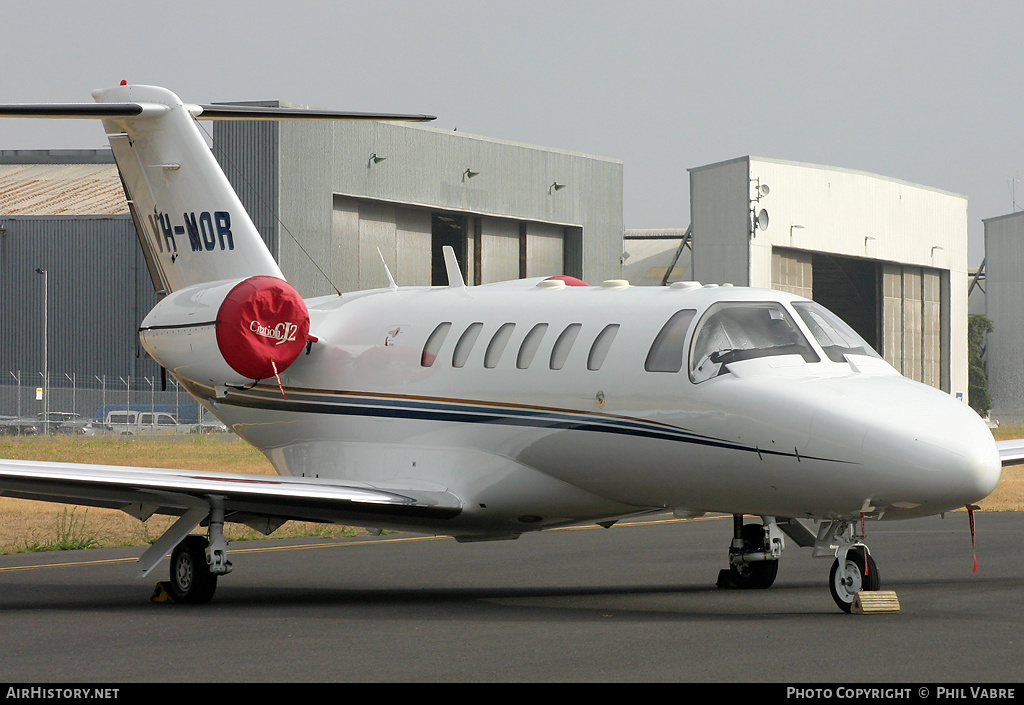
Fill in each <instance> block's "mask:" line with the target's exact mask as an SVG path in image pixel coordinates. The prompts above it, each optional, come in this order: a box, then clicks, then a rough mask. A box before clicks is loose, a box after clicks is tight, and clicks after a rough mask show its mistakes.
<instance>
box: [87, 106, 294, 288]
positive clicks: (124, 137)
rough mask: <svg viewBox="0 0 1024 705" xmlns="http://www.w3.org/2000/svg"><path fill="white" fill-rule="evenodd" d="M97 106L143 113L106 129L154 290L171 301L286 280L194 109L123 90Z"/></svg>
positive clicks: (109, 121) (109, 122)
mask: <svg viewBox="0 0 1024 705" xmlns="http://www.w3.org/2000/svg"><path fill="white" fill-rule="evenodd" d="M93 98H95V99H96V102H97V103H101V104H103V103H114V104H123V103H129V104H131V103H134V104H137V105H141V106H142V108H143V109H142V113H141V114H140V115H138V116H132V117H106V118H104V120H103V126H104V128H105V129H106V131H107V139H108V140H109V141H110V146H111V148H112V149H113V151H114V159H115V160H116V161H117V168H118V170H120V172H121V179H122V181H123V182H124V188H125V195H126V196H127V197H128V205H129V208H130V209H131V212H132V217H133V218H134V219H135V227H136V229H137V230H138V231H139V239H140V241H141V242H142V246H143V250H144V251H145V253H146V259H147V261H148V262H149V265H150V270H151V274H152V275H153V280H154V283H157V282H159V283H160V285H161V286H162V288H163V289H164V291H165V292H166V293H170V292H173V291H176V290H178V289H181V288H183V287H186V286H190V285H192V284H200V283H204V282H212V281H219V280H222V279H240V278H244V277H248V276H254V275H267V276H272V277H277V278H280V279H283V278H284V276H283V275H282V274H281V270H280V268H279V267H278V266H277V262H275V261H274V258H273V256H272V255H271V254H270V251H269V250H268V249H267V247H266V245H265V244H264V242H263V239H262V238H261V237H260V234H259V232H258V231H257V230H256V226H255V225H253V223H252V220H250V218H249V215H248V214H247V213H246V212H245V209H244V208H243V207H242V203H241V201H239V199H238V196H237V195H236V194H235V192H234V189H232V188H231V185H230V183H228V180H227V178H226V177H225V176H224V172H223V171H221V168H220V165H218V164H217V160H216V159H214V157H213V153H212V152H211V151H210V149H209V147H207V145H206V141H205V140H204V139H203V136H202V134H201V133H200V132H199V129H198V128H197V127H196V124H195V121H194V120H193V115H192V112H191V111H190V110H189V106H186V105H184V104H183V103H182V102H181V100H179V99H178V97H177V96H176V95H174V94H173V93H171V92H170V91H168V90H165V89H163V88H156V87H153V86H118V87H117V88H110V89H106V90H99V91H95V92H94V93H93Z"/></svg>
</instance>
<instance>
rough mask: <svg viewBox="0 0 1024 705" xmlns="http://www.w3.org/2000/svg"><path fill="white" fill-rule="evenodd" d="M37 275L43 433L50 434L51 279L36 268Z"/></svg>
mask: <svg viewBox="0 0 1024 705" xmlns="http://www.w3.org/2000/svg"><path fill="white" fill-rule="evenodd" d="M36 274H42V275H43V432H44V433H45V434H46V435H49V434H50V367H49V358H48V355H47V350H46V343H47V340H48V339H49V337H50V327H49V326H50V324H49V321H48V320H47V317H48V314H49V310H50V291H49V290H50V277H49V274H47V272H46V270H45V269H41V268H39V267H36Z"/></svg>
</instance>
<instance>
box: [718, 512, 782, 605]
mask: <svg viewBox="0 0 1024 705" xmlns="http://www.w3.org/2000/svg"><path fill="white" fill-rule="evenodd" d="M740 535H741V536H742V537H743V552H744V553H756V552H758V551H764V550H765V545H764V527H763V526H762V525H761V524H744V525H743V529H742V530H741V534H740ZM778 574H779V562H778V561H777V560H775V561H754V562H752V563H743V564H741V565H730V566H729V582H730V583H731V585H732V586H733V587H737V588H741V589H747V590H764V589H767V588H770V587H771V586H772V585H773V584H774V583H775V578H776V576H777V575H778Z"/></svg>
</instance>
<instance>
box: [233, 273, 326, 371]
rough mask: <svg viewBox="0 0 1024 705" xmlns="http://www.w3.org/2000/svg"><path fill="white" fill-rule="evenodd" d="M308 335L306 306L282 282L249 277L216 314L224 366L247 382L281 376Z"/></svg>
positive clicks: (295, 292)
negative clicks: (228, 366)
mask: <svg viewBox="0 0 1024 705" xmlns="http://www.w3.org/2000/svg"><path fill="white" fill-rule="evenodd" d="M308 336H309V311H307V310H306V302H305V301H303V300H302V297H301V296H299V292H297V291H295V289H293V288H292V287H291V285H289V284H288V282H286V281H284V280H283V279H278V278H277V277H268V276H257V277H249V278H248V279H246V280H245V281H243V282H241V283H239V284H238V285H237V286H235V288H233V289H232V290H231V291H230V292H228V295H227V296H226V297H224V301H223V302H222V303H221V305H220V310H219V311H218V312H217V346H218V347H219V348H220V352H221V355H223V356H224V360H225V362H227V363H228V364H229V365H231V368H232V369H233V370H234V371H235V372H237V373H238V374H240V375H242V376H244V377H248V378H249V379H268V378H270V377H273V376H274V368H275V367H276V368H277V372H283V371H284V370H285V369H286V368H287V367H288V366H289V365H291V364H292V363H293V362H295V359H296V358H298V356H299V355H300V354H301V353H302V349H303V348H304V347H305V346H306V340H307V339H308Z"/></svg>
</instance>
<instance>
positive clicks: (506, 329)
mask: <svg viewBox="0 0 1024 705" xmlns="http://www.w3.org/2000/svg"><path fill="white" fill-rule="evenodd" d="M515 328H516V324H515V323H505V324H502V326H501V327H500V328H498V330H496V331H495V332H494V335H493V336H491V342H489V343H488V344H487V351H486V352H485V353H484V367H486V368H488V369H491V368H494V367H497V366H498V360H500V359H501V354H502V353H503V352H505V346H506V345H508V339H509V338H511V337H512V331H514V330H515Z"/></svg>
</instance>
